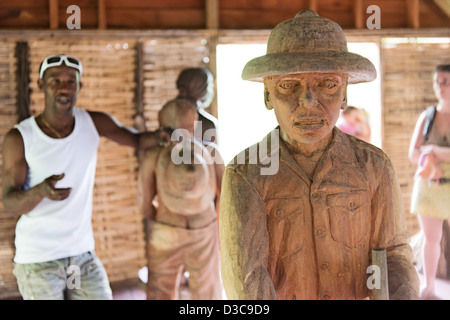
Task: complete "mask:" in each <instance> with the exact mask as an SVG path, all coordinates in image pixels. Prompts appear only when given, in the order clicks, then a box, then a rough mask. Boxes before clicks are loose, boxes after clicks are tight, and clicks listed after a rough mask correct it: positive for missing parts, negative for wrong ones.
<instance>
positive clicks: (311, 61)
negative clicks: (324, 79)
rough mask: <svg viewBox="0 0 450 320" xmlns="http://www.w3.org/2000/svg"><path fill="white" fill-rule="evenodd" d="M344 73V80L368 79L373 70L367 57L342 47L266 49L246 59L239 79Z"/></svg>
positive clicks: (252, 79) (363, 80)
mask: <svg viewBox="0 0 450 320" xmlns="http://www.w3.org/2000/svg"><path fill="white" fill-rule="evenodd" d="M314 72H318V73H344V74H347V75H348V83H349V84H355V83H361V82H370V81H373V80H375V79H376V77H377V72H376V70H375V67H374V65H373V64H372V62H371V61H370V60H368V59H367V58H364V57H363V56H360V55H358V54H356V53H352V52H346V51H314V52H280V53H269V54H266V55H264V56H261V57H257V58H254V59H252V60H250V61H249V62H248V63H247V64H246V65H245V67H244V69H243V71H242V79H244V80H250V81H258V82H262V81H263V80H264V78H265V77H269V76H277V75H284V74H299V73H314Z"/></svg>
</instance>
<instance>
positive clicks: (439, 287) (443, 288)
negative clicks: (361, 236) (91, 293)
mask: <svg viewBox="0 0 450 320" xmlns="http://www.w3.org/2000/svg"><path fill="white" fill-rule="evenodd" d="M419 278H420V281H421V286H422V287H423V275H422V274H420V273H419ZM144 287H145V285H143V284H142V285H137V286H129V287H116V288H114V287H113V298H114V300H145V299H146V294H145V291H144ZM436 296H437V298H438V299H437V300H450V279H440V278H437V279H436Z"/></svg>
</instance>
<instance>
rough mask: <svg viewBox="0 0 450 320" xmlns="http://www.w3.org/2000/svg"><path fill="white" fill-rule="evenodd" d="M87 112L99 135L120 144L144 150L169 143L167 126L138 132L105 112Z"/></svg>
mask: <svg viewBox="0 0 450 320" xmlns="http://www.w3.org/2000/svg"><path fill="white" fill-rule="evenodd" d="M89 114H90V115H91V118H92V121H93V122H94V124H95V127H96V128H97V131H98V133H99V135H100V136H102V137H106V138H108V139H111V140H113V141H114V142H116V143H118V144H120V145H124V146H129V147H133V148H135V149H140V150H144V149H147V148H151V147H155V146H158V145H160V144H165V145H167V144H169V143H170V138H171V130H170V129H168V128H160V129H158V130H156V131H151V132H150V131H149V132H142V133H140V132H138V131H137V130H136V129H133V128H130V127H127V126H124V125H122V124H121V123H120V122H119V121H117V120H116V119H115V118H114V117H113V116H111V115H109V114H107V113H104V112H95V111H89Z"/></svg>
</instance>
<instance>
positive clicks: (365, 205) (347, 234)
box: [327, 192, 370, 248]
mask: <svg viewBox="0 0 450 320" xmlns="http://www.w3.org/2000/svg"><path fill="white" fill-rule="evenodd" d="M327 205H328V216H329V222H330V232H331V236H332V238H333V240H335V241H337V242H339V243H342V244H343V245H345V246H346V247H349V248H354V247H356V246H357V245H358V244H359V243H360V242H361V241H362V240H363V239H364V236H365V235H366V234H367V230H368V228H369V227H370V226H369V218H370V198H369V195H368V193H367V192H350V193H339V194H333V195H329V196H327Z"/></svg>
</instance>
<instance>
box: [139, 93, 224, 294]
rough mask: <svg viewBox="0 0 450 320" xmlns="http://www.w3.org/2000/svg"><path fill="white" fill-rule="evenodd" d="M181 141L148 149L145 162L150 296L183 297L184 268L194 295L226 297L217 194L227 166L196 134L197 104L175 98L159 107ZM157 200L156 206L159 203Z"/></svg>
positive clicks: (142, 174)
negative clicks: (223, 283)
mask: <svg viewBox="0 0 450 320" xmlns="http://www.w3.org/2000/svg"><path fill="white" fill-rule="evenodd" d="M158 116H159V122H160V125H161V126H163V127H171V128H173V129H175V131H174V133H173V134H172V138H173V137H174V134H175V135H177V134H178V135H177V137H178V138H180V140H181V141H180V142H179V143H174V144H173V145H171V146H168V147H155V148H150V149H147V151H146V152H145V155H144V157H143V159H142V163H141V167H140V187H141V195H142V210H143V213H144V215H145V217H146V218H147V219H148V245H147V258H148V283H147V299H152V300H157V299H158V300H159V299H178V298H179V287H180V281H181V277H182V274H183V271H188V272H189V290H190V293H191V298H192V299H194V300H197V299H207V300H210V299H221V295H222V286H221V283H220V274H219V264H220V263H219V239H218V230H217V212H216V207H215V203H214V201H215V199H216V197H217V196H218V195H219V194H220V185H221V179H222V173H223V169H221V168H220V165H222V166H223V164H218V163H216V162H215V161H214V159H213V158H212V156H211V155H210V152H209V150H208V149H207V148H206V147H205V146H203V144H202V142H201V141H197V140H196V139H195V138H194V137H193V134H194V124H195V122H196V120H197V109H196V106H195V104H194V103H193V102H192V101H191V100H186V99H174V100H171V101H169V102H167V103H166V104H165V105H164V106H163V108H162V109H161V111H160V112H159V115H158ZM155 203H156V206H155Z"/></svg>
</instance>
